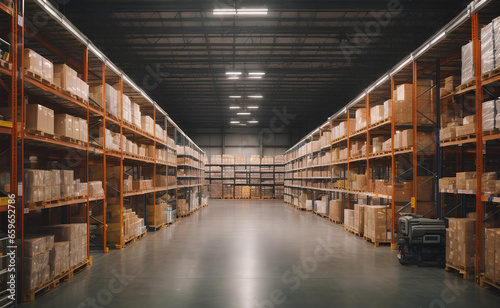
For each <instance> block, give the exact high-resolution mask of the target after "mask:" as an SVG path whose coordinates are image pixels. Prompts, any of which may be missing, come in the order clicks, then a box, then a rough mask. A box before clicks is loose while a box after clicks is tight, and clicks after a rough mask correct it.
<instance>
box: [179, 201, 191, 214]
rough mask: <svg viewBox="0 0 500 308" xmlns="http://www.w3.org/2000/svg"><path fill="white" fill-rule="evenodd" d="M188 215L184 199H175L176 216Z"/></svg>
mask: <svg viewBox="0 0 500 308" xmlns="http://www.w3.org/2000/svg"><path fill="white" fill-rule="evenodd" d="M187 214H189V209H188V208H187V203H186V199H177V215H178V216H184V215H187Z"/></svg>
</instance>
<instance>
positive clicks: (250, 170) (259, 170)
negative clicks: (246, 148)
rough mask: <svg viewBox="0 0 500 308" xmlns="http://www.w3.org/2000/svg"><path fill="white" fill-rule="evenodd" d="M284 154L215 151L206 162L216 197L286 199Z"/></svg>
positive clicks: (211, 189)
mask: <svg viewBox="0 0 500 308" xmlns="http://www.w3.org/2000/svg"><path fill="white" fill-rule="evenodd" d="M284 171H285V168H284V157H283V155H278V156H275V157H271V156H266V157H260V156H257V155H252V156H251V157H250V158H249V161H248V158H247V157H246V156H236V157H233V156H232V155H222V156H221V155H212V156H211V157H210V164H209V165H207V166H206V174H207V178H206V180H207V182H208V183H209V184H210V197H211V198H213V199H283V192H284Z"/></svg>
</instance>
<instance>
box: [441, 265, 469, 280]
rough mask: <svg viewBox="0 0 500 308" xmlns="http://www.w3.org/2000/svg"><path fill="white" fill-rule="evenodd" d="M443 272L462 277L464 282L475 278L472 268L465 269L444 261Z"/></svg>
mask: <svg viewBox="0 0 500 308" xmlns="http://www.w3.org/2000/svg"><path fill="white" fill-rule="evenodd" d="M445 270H446V271H447V272H450V271H453V272H455V274H457V275H458V274H460V275H462V276H463V277H464V280H469V279H474V276H475V273H474V268H465V267H463V266H461V265H457V264H453V263H451V262H449V261H446V267H445Z"/></svg>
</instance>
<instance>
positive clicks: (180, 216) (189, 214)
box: [177, 212, 191, 218]
mask: <svg viewBox="0 0 500 308" xmlns="http://www.w3.org/2000/svg"><path fill="white" fill-rule="evenodd" d="M188 216H191V212H189V213H186V214H184V215H179V216H177V217H179V218H184V217H188Z"/></svg>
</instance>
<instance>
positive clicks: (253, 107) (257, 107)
mask: <svg viewBox="0 0 500 308" xmlns="http://www.w3.org/2000/svg"><path fill="white" fill-rule="evenodd" d="M248 109H259V106H248Z"/></svg>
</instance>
